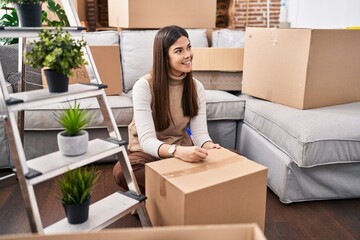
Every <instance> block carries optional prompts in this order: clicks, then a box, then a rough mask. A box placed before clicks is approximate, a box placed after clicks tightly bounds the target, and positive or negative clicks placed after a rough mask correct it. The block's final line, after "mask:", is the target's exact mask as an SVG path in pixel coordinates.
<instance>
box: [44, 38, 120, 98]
mask: <svg viewBox="0 0 360 240" xmlns="http://www.w3.org/2000/svg"><path fill="white" fill-rule="evenodd" d="M89 48H90V51H91V54H92V56H93V59H94V62H95V65H96V69H97V70H98V73H99V76H100V79H101V81H102V83H103V84H105V85H107V86H108V87H107V88H106V89H105V92H106V95H121V94H122V77H121V65H120V49H119V46H118V45H114V46H89ZM86 67H89V66H82V67H80V68H78V69H74V70H73V76H72V77H70V78H69V83H70V84H73V83H81V82H83V83H88V82H90V78H95V75H94V76H90V77H89V74H88V71H87V70H86ZM42 78H43V85H44V86H47V84H46V81H45V76H44V74H42Z"/></svg>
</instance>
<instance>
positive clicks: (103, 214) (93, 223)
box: [44, 192, 143, 234]
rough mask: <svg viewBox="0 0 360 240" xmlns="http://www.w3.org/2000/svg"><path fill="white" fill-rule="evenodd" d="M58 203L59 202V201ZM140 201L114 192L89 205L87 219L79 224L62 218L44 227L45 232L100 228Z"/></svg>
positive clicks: (138, 204) (131, 209)
mask: <svg viewBox="0 0 360 240" xmlns="http://www.w3.org/2000/svg"><path fill="white" fill-rule="evenodd" d="M59 204H60V203H59ZM141 204H143V203H141V202H139V201H137V200H135V199H133V198H131V197H127V196H126V195H124V194H122V193H120V192H116V193H113V194H111V195H109V196H108V197H106V198H103V199H102V200H100V201H98V202H96V203H94V204H92V205H90V210H89V219H88V220H87V221H86V222H84V223H81V224H69V223H68V221H67V219H66V218H64V219H62V220H60V221H59V222H57V223H54V224H53V225H50V226H49V227H47V228H45V229H44V233H45V234H58V233H71V232H89V231H96V230H101V229H103V228H104V227H106V226H108V225H110V224H111V223H113V222H115V221H116V220H118V219H120V218H122V217H124V216H125V215H127V214H128V213H130V212H132V211H133V210H135V209H137V208H138V207H140V206H141Z"/></svg>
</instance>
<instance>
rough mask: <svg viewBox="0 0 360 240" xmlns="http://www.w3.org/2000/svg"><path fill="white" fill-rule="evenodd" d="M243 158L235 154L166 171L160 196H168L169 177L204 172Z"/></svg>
mask: <svg viewBox="0 0 360 240" xmlns="http://www.w3.org/2000/svg"><path fill="white" fill-rule="evenodd" d="M243 159H244V158H243V157H241V156H240V155H234V156H231V157H228V158H224V159H222V160H219V161H215V162H206V163H203V164H200V165H197V166H196V167H192V168H187V169H183V170H179V171H172V172H168V173H164V174H162V176H163V178H162V179H161V180H160V196H161V197H163V198H165V197H166V182H167V180H166V179H168V178H176V177H182V176H187V175H190V174H196V173H199V172H204V171H208V170H212V169H216V168H221V167H223V166H226V165H229V164H232V163H235V162H238V161H241V160H243Z"/></svg>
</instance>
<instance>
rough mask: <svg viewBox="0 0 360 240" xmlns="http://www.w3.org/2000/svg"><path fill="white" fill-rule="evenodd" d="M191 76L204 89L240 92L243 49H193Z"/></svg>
mask: <svg viewBox="0 0 360 240" xmlns="http://www.w3.org/2000/svg"><path fill="white" fill-rule="evenodd" d="M193 53H194V59H193V67H192V69H193V75H194V77H195V78H197V79H198V80H199V81H201V82H202V84H203V85H204V87H205V89H209V90H229V91H241V80H242V70H243V58H244V49H243V48H193Z"/></svg>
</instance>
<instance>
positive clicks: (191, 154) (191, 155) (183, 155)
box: [174, 146, 208, 162]
mask: <svg viewBox="0 0 360 240" xmlns="http://www.w3.org/2000/svg"><path fill="white" fill-rule="evenodd" d="M174 156H175V157H176V158H179V159H181V160H183V161H185V162H200V161H203V160H205V158H206V157H207V156H208V150H206V149H204V148H201V147H198V146H177V147H176V151H175V154H174Z"/></svg>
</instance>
